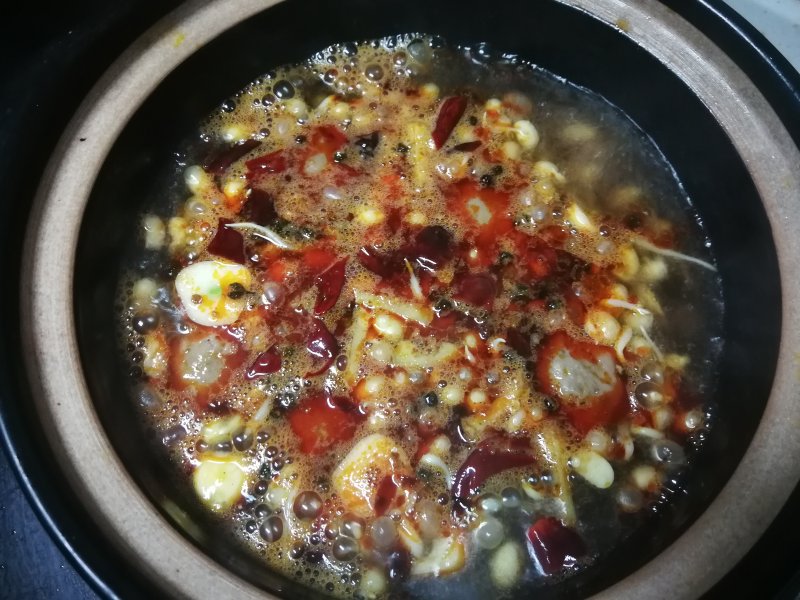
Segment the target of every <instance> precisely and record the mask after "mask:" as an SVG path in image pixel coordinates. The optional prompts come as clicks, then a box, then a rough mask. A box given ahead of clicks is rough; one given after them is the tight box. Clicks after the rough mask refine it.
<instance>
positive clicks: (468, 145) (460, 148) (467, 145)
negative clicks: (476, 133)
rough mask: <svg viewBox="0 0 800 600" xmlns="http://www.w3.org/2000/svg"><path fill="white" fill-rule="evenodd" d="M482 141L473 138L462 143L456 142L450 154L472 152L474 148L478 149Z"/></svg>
mask: <svg viewBox="0 0 800 600" xmlns="http://www.w3.org/2000/svg"><path fill="white" fill-rule="evenodd" d="M480 145H481V141H480V140H473V141H471V142H463V143H461V144H456V145H455V146H453V147H452V148H450V150H449V151H448V153H449V154H452V153H453V152H472V151H473V150H477V149H478V148H480Z"/></svg>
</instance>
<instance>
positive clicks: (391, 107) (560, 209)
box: [119, 36, 722, 598]
mask: <svg viewBox="0 0 800 600" xmlns="http://www.w3.org/2000/svg"><path fill="white" fill-rule="evenodd" d="M179 156H180V159H179V164H178V165H177V166H176V168H175V169H174V176H173V177H172V181H170V182H169V183H168V184H166V185H164V186H163V188H162V189H159V190H157V192H156V193H155V194H154V199H153V202H152V204H151V206H150V208H149V212H148V213H147V214H144V215H143V216H142V220H141V223H140V224H137V225H140V226H141V236H139V238H138V241H137V246H136V249H135V250H134V251H133V254H134V261H133V264H135V265H136V266H135V267H133V268H131V270H130V271H129V273H128V276H127V277H126V278H125V280H124V281H123V282H122V283H121V286H120V303H119V305H120V310H119V312H120V315H119V316H120V326H121V340H122V343H123V347H124V348H126V352H127V357H128V359H129V361H130V365H131V374H132V377H133V379H134V380H135V390H136V393H137V394H138V396H139V399H140V401H142V402H141V404H142V405H143V409H142V417H143V422H144V426H145V427H149V428H151V429H153V430H155V431H157V432H158V439H159V440H161V443H162V444H163V446H164V447H165V448H166V449H167V451H168V454H169V456H170V459H171V461H172V462H173V463H174V476H175V477H176V478H186V479H188V480H189V481H190V482H191V486H192V488H193V489H194V490H195V493H196V496H197V500H198V501H199V502H200V503H202V504H203V505H204V506H205V507H206V508H207V510H208V511H209V512H210V513H212V514H214V515H215V518H217V519H219V520H220V522H222V523H225V524H226V527H228V528H229V529H230V531H231V532H233V533H234V535H236V536H237V537H238V538H239V539H240V540H241V543H242V545H243V547H245V548H246V549H248V550H249V551H251V552H252V553H253V554H254V555H255V556H258V557H259V559H260V560H262V561H263V564H264V568H265V569H267V568H268V569H272V570H274V571H277V572H280V573H283V574H285V575H286V576H287V577H289V578H291V579H296V580H298V581H299V582H301V583H303V584H306V585H308V586H310V587H311V588H313V589H316V590H318V591H319V592H324V593H327V594H331V595H333V596H337V597H364V598H384V597H391V596H396V595H397V596H400V595H408V596H412V597H475V598H478V597H486V596H487V595H489V594H492V595H495V596H507V595H510V594H512V593H514V591H515V590H519V589H520V588H521V587H522V586H528V587H529V588H530V587H536V586H549V585H552V584H553V583H554V582H557V581H560V580H562V579H563V578H565V577H570V576H572V575H574V574H576V573H578V572H580V571H582V570H584V569H587V568H590V567H591V565H592V564H593V563H594V562H596V561H597V559H598V557H601V556H603V555H604V554H605V553H608V552H609V551H610V550H611V549H612V548H613V547H614V546H615V544H618V543H619V542H620V540H622V539H624V538H625V536H626V535H628V533H629V525H628V524H627V523H628V520H627V519H626V515H630V514H635V513H639V512H641V511H646V510H648V509H649V508H652V507H653V506H656V505H658V503H659V502H663V501H664V498H665V496H664V494H663V493H662V486H663V485H664V483H665V482H667V481H673V480H675V479H676V478H679V477H680V473H681V472H682V471H683V470H685V469H687V468H690V466H691V461H692V456H693V453H694V452H696V451H697V449H698V447H699V441H701V440H702V439H703V438H704V436H705V435H706V434H707V433H708V430H709V427H710V426H711V425H712V423H711V422H710V419H709V415H708V414H707V411H706V409H707V402H708V399H709V397H710V392H711V389H712V386H713V380H714V370H715V361H716V356H717V355H718V353H719V350H720V344H721V342H720V338H719V330H720V322H721V314H722V305H721V300H720V293H719V285H718V281H717V278H716V275H715V268H714V266H713V260H712V258H711V255H710V249H709V245H708V243H707V241H706V239H705V236H704V233H703V230H702V227H701V223H700V222H699V220H698V219H697V218H696V215H694V213H693V212H692V208H691V205H690V203H689V201H688V199H687V198H686V196H685V194H684V192H683V190H682V188H681V187H680V184H679V183H678V181H677V178H676V176H675V174H674V173H673V172H672V171H671V170H670V168H669V166H668V164H667V163H666V161H665V160H664V158H663V157H662V156H661V155H660V153H659V152H658V150H657V148H656V147H655V146H654V145H653V143H652V142H651V141H650V140H649V139H648V138H647V137H646V136H645V135H644V134H642V132H641V131H639V130H638V129H637V128H636V127H635V126H634V125H633V124H632V123H631V122H630V121H629V120H627V119H626V118H625V116H624V115H622V114H621V113H620V112H619V111H618V110H616V109H615V108H614V107H612V106H610V105H609V104H608V103H606V102H605V101H603V100H602V99H601V98H598V97H596V96H594V95H593V94H591V93H590V92H588V91H586V90H583V89H580V88H578V87H576V86H573V85H571V84H569V83H568V82H566V81H563V80H561V79H559V78H557V77H555V76H553V75H552V74H549V73H547V72H544V71H542V70H540V69H538V68H536V67H535V66H533V65H531V64H528V63H525V62H523V61H521V60H519V59H517V58H516V57H513V56H497V55H493V54H492V53H491V52H489V50H488V49H487V48H486V47H484V46H481V45H478V46H476V47H472V48H460V47H450V46H447V45H446V44H445V43H444V42H443V41H442V40H441V39H440V38H437V37H430V36H401V37H396V38H387V39H382V40H378V41H374V42H363V43H358V44H344V45H340V46H335V47H332V48H329V49H326V50H324V51H322V52H320V53H319V54H317V55H315V56H313V57H311V58H310V59H309V60H308V61H306V62H304V63H302V64H299V65H292V66H287V67H282V68H279V69H276V70H275V71H274V72H271V73H268V74H266V75H264V76H263V77H261V78H259V79H257V80H256V81H254V82H253V83H252V84H250V85H249V86H247V87H246V88H245V89H244V90H243V91H241V92H239V93H238V94H236V95H235V96H233V97H232V98H230V99H228V100H227V101H225V102H224V103H222V105H221V106H220V108H219V110H218V111H216V112H215V113H214V114H212V115H211V116H210V117H209V119H208V120H207V122H205V123H203V124H202V125H201V127H200V135H199V138H196V139H192V140H188V141H187V142H186V146H185V147H184V148H182V149H181V153H180V155H179Z"/></svg>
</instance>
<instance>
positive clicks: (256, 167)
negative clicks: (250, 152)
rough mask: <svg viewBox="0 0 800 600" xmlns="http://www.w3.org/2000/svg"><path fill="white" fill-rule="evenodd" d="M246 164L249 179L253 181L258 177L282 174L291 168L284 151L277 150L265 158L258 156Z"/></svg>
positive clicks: (265, 155) (264, 156)
mask: <svg viewBox="0 0 800 600" xmlns="http://www.w3.org/2000/svg"><path fill="white" fill-rule="evenodd" d="M244 164H245V167H247V178H248V179H252V178H253V177H255V176H257V175H264V174H270V173H282V172H283V171H285V170H286V168H287V167H288V166H289V164H288V162H287V160H286V155H285V152H284V151H283V150H276V151H275V152H270V153H269V154H264V155H263V156H257V157H256V158H253V159H250V160H248V161H247V162H246V163H244Z"/></svg>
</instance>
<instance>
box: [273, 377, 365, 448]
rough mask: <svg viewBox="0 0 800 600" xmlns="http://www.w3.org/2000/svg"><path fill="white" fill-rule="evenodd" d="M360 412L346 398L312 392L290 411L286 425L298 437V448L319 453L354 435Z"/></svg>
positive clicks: (359, 419)
mask: <svg viewBox="0 0 800 600" xmlns="http://www.w3.org/2000/svg"><path fill="white" fill-rule="evenodd" d="M362 418H363V416H362V415H361V414H359V412H358V410H356V408H355V407H354V406H353V405H352V402H350V400H349V399H348V398H345V397H339V396H329V395H327V394H325V393H323V392H316V393H313V394H312V395H311V396H309V397H307V398H305V399H304V400H302V401H301V402H300V404H299V405H298V406H296V407H295V408H293V409H292V410H290V411H289V414H288V420H289V425H290V427H291V428H292V431H293V432H294V433H295V435H296V436H297V437H298V438H300V451H301V452H302V453H304V454H321V453H323V452H325V450H327V449H328V448H330V447H331V446H333V445H334V444H336V443H337V442H344V441H347V440H349V439H350V438H352V437H353V434H354V433H355V431H356V427H357V426H358V423H359V421H361V419H362Z"/></svg>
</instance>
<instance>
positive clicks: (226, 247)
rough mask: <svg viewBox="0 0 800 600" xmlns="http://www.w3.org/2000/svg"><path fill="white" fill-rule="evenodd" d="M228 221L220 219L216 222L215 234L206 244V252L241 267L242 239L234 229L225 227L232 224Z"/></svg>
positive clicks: (242, 260) (243, 258)
mask: <svg viewBox="0 0 800 600" xmlns="http://www.w3.org/2000/svg"><path fill="white" fill-rule="evenodd" d="M232 222H233V221H231V220H230V219H220V220H219V221H218V222H217V233H215V234H214V237H213V238H211V241H210V242H209V244H208V251H209V252H210V253H211V254H216V255H217V256H221V257H222V258H227V259H228V260H232V261H233V262H237V263H239V264H241V265H243V264H244V260H245V257H244V238H243V237H242V234H241V233H239V232H238V231H236V230H235V229H229V228H228V227H225V226H226V225H227V224H228V223H232Z"/></svg>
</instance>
